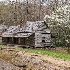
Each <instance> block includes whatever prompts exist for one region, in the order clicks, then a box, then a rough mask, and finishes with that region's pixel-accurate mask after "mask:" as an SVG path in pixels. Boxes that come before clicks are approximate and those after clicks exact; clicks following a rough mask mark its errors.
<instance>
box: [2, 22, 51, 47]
mask: <svg viewBox="0 0 70 70" xmlns="http://www.w3.org/2000/svg"><path fill="white" fill-rule="evenodd" d="M2 39H3V43H5V44H18V45H23V46H27V47H47V46H50V42H51V33H50V30H49V29H48V26H47V25H46V24H45V22H44V21H36V22H30V21H27V23H26V24H25V25H24V26H19V25H18V26H11V27H9V29H8V30H7V31H6V32H4V33H3V35H2Z"/></svg>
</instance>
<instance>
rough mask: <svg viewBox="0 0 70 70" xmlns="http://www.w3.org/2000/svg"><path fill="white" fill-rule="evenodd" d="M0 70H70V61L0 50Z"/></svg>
mask: <svg viewBox="0 0 70 70" xmlns="http://www.w3.org/2000/svg"><path fill="white" fill-rule="evenodd" d="M0 70H70V61H69V60H63V59H59V58H54V57H51V56H47V55H41V54H35V53H29V52H26V51H17V50H15V49H14V48H10V49H9V48H5V49H0Z"/></svg>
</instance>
